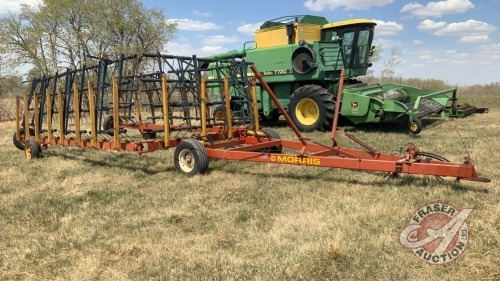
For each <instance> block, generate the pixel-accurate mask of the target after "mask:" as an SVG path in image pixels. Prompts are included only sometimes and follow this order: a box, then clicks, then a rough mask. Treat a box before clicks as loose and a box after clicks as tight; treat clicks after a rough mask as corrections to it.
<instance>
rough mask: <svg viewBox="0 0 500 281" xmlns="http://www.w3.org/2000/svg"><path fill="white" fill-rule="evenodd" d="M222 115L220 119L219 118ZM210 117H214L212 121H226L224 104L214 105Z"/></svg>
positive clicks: (215, 122)
mask: <svg viewBox="0 0 500 281" xmlns="http://www.w3.org/2000/svg"><path fill="white" fill-rule="evenodd" d="M221 117H222V119H221ZM212 118H213V119H214V121H213V123H214V124H217V123H219V122H224V123H225V121H226V108H225V106H224V105H222V104H219V105H216V106H215V107H214V109H213V112H212Z"/></svg>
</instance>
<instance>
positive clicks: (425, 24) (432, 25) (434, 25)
mask: <svg viewBox="0 0 500 281" xmlns="http://www.w3.org/2000/svg"><path fill="white" fill-rule="evenodd" d="M444 26H446V22H444V21H433V20H424V21H422V22H420V23H419V24H418V26H417V29H418V30H435V29H439V28H442V27H444Z"/></svg>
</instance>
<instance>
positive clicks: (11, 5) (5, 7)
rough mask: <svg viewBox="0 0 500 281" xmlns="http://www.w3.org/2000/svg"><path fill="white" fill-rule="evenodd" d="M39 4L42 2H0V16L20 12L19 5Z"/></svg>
mask: <svg viewBox="0 0 500 281" xmlns="http://www.w3.org/2000/svg"><path fill="white" fill-rule="evenodd" d="M40 3H42V0H0V14H6V13H8V12H12V13H17V12H19V11H21V4H25V5H28V6H35V5H38V4H40Z"/></svg>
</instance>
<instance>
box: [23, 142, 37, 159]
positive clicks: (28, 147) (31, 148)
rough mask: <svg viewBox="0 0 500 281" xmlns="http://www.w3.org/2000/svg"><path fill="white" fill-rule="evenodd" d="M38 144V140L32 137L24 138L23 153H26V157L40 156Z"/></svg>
mask: <svg viewBox="0 0 500 281" xmlns="http://www.w3.org/2000/svg"><path fill="white" fill-rule="evenodd" d="M40 151H41V149H40V145H39V144H38V142H37V141H36V140H34V139H28V140H26V143H25V144H24V154H25V155H26V158H28V159H33V158H38V157H40Z"/></svg>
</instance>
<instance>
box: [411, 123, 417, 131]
mask: <svg viewBox="0 0 500 281" xmlns="http://www.w3.org/2000/svg"><path fill="white" fill-rule="evenodd" d="M417 129H418V124H417V122H411V125H410V130H411V131H412V132H415V131H417Z"/></svg>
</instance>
